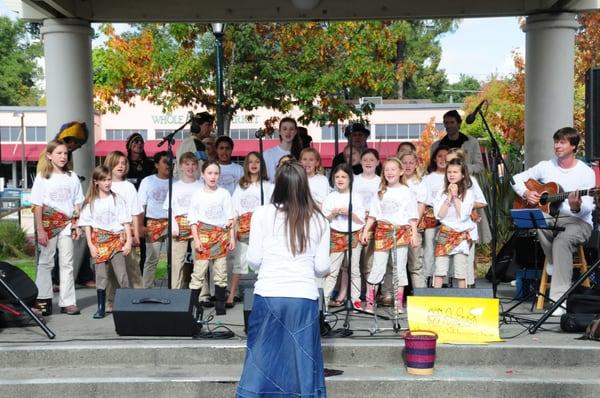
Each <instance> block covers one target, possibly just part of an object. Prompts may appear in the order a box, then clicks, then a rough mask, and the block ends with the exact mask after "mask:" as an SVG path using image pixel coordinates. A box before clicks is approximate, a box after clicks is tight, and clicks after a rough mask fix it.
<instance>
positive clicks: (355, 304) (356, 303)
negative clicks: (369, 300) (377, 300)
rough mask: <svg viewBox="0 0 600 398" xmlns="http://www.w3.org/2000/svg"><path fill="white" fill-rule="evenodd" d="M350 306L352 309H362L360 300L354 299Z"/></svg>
mask: <svg viewBox="0 0 600 398" xmlns="http://www.w3.org/2000/svg"><path fill="white" fill-rule="evenodd" d="M352 307H354V309H355V310H358V311H362V309H363V308H362V302H361V301H360V300H354V301H353V302H352Z"/></svg>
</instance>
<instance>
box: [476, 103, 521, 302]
mask: <svg viewBox="0 0 600 398" xmlns="http://www.w3.org/2000/svg"><path fill="white" fill-rule="evenodd" d="M477 114H478V115H480V116H481V121H482V122H483V125H484V126H485V130H486V131H487V133H488V135H489V137H490V143H491V144H492V150H491V154H492V177H493V178H492V201H491V202H492V203H491V216H492V220H491V221H492V222H491V224H492V265H491V271H492V292H493V297H494V298H496V297H497V291H498V281H497V280H496V256H497V253H496V250H497V245H498V209H497V206H496V202H497V196H498V187H497V186H496V182H497V181H500V175H499V174H500V173H499V172H498V166H499V165H500V164H501V165H502V166H503V167H504V178H506V177H508V178H509V180H510V185H515V180H513V177H512V175H511V174H510V170H509V169H508V167H507V166H506V162H504V158H503V157H502V152H501V151H500V146H499V145H498V142H497V141H496V138H495V137H494V134H493V133H492V130H490V126H488V123H487V120H485V115H484V114H483V112H482V111H481V107H479V108H478V109H477Z"/></svg>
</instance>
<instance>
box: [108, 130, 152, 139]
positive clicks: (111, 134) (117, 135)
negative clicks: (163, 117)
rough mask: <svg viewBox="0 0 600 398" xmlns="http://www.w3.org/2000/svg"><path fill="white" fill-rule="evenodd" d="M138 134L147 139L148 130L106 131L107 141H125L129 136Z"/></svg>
mask: <svg viewBox="0 0 600 398" xmlns="http://www.w3.org/2000/svg"><path fill="white" fill-rule="evenodd" d="M134 133H139V134H141V136H142V137H143V138H144V140H147V139H148V130H137V129H106V139H107V140H126V139H127V138H129V136H130V135H131V134H134Z"/></svg>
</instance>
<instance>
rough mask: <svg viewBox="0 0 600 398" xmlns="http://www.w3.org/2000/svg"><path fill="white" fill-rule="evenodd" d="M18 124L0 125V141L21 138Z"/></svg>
mask: <svg viewBox="0 0 600 398" xmlns="http://www.w3.org/2000/svg"><path fill="white" fill-rule="evenodd" d="M20 134H21V127H20V126H2V127H0V141H2V142H7V141H15V142H16V141H20V140H21V136H20Z"/></svg>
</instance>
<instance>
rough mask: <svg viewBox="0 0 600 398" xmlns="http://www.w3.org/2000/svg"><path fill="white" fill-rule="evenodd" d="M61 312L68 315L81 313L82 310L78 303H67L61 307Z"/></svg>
mask: <svg viewBox="0 0 600 398" xmlns="http://www.w3.org/2000/svg"><path fill="white" fill-rule="evenodd" d="M60 312H61V314H67V315H79V314H81V312H80V311H79V308H77V306H76V305H67V306H66V307H60Z"/></svg>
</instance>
